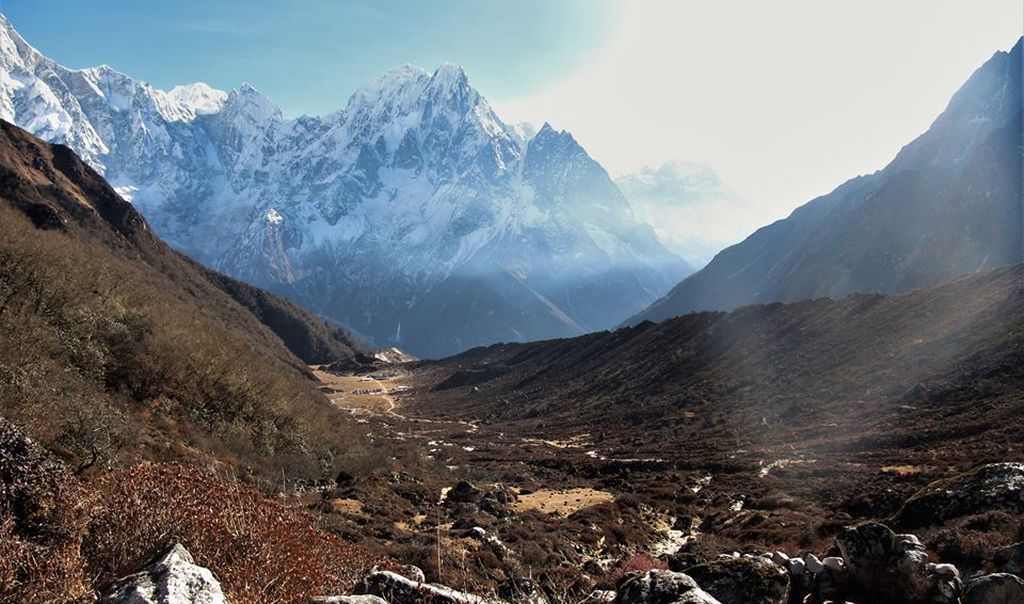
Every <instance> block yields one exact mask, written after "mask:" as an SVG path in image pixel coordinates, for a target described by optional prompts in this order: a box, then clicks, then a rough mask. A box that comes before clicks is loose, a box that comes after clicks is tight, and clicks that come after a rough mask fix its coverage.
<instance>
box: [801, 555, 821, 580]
mask: <svg viewBox="0 0 1024 604" xmlns="http://www.w3.org/2000/svg"><path fill="white" fill-rule="evenodd" d="M804 566H805V567H806V568H807V572H810V573H814V574H815V575H816V574H818V573H820V572H821V571H823V570H825V566H824V565H823V564H822V563H821V560H819V559H818V557H817V556H815V555H814V554H807V555H806V556H804Z"/></svg>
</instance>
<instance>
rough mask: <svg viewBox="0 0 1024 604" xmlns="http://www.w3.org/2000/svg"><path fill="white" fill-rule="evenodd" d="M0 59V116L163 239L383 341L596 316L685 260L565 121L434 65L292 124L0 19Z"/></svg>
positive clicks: (433, 341) (626, 305)
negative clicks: (146, 78) (57, 53)
mask: <svg viewBox="0 0 1024 604" xmlns="http://www.w3.org/2000/svg"><path fill="white" fill-rule="evenodd" d="M0 68H2V69H0V117H3V118H4V119H7V120H9V121H12V122H14V123H16V124H18V125H20V126H22V127H24V128H25V129H27V130H29V131H30V132H32V133H34V134H36V135H37V136H40V137H42V138H44V139H47V140H50V141H53V142H59V143H63V144H66V145H68V146H69V147H71V148H72V149H74V150H75V151H76V152H77V153H78V154H79V155H80V156H81V157H82V158H84V159H85V160H86V161H87V162H89V163H90V165H92V166H93V167H94V168H96V169H97V170H98V171H100V172H101V173H103V174H104V175H105V176H106V178H107V179H108V180H109V181H110V182H111V183H112V184H113V185H114V186H115V187H116V188H117V189H118V191H119V192H120V193H121V194H122V195H124V196H125V197H126V198H128V199H130V200H131V201H133V203H134V204H135V205H136V207H138V208H139V209H140V210H141V211H142V213H143V214H144V215H145V216H146V218H147V220H148V221H149V222H150V223H151V224H152V225H153V227H154V229H155V231H156V232H157V233H158V234H159V235H160V236H161V237H163V238H164V239H165V240H167V241H168V242H169V243H171V244H172V245H173V246H174V247H176V248H178V249H179V250H182V251H184V252H185V253H187V254H188V255H190V256H191V257H193V258H195V259H197V260H199V261H200V262H202V263H204V264H206V265H208V266H211V267H214V268H217V269H220V270H223V271H225V272H227V273H228V274H231V275H232V276H235V277H238V278H240V279H242V280H244V281H247V282H249V283H252V284H254V285H258V286H261V287H266V288H269V289H272V290H274V291H276V292H278V293H284V294H285V295H287V296H288V297H290V298H291V299H293V300H295V301H298V302H300V303H301V304H303V305H304V306H306V307H308V308H310V309H312V310H314V311H316V312H318V313H321V314H323V315H325V316H328V317H331V318H333V319H335V320H338V321H340V322H342V323H343V324H345V325H346V326H348V327H350V328H351V329H353V330H355V331H356V332H358V333H360V334H362V335H363V336H364V337H365V338H366V339H368V340H370V341H372V342H374V343H376V344H379V345H382V346H383V345H390V344H398V345H401V346H402V347H403V348H405V349H407V350H409V351H410V352H412V353H413V354H416V355H418V356H440V355H445V354H450V353H454V352H457V351H460V350H463V349H466V348H469V347H471V346H474V345H477V344H486V343H491V342H495V341H503V340H504V341H519V340H529V339H538V338H549V337H558V336H568V335H578V334H581V333H583V332H586V331H592V330H596V329H604V328H608V327H611V326H613V325H615V324H617V323H618V322H621V321H622V320H623V319H625V318H626V317H628V316H630V315H631V314H633V313H636V312H639V311H640V310H641V309H643V308H644V307H645V306H646V305H648V304H649V303H651V302H653V301H654V300H656V299H657V298H658V297H659V296H661V295H662V294H664V293H665V292H666V291H667V290H668V289H669V288H670V287H671V286H672V285H673V284H674V283H676V282H678V280H679V279H680V278H682V277H683V276H685V275H686V274H687V273H688V272H689V270H688V268H687V265H686V264H685V262H683V261H682V260H681V259H680V258H679V257H678V256H676V255H674V254H672V253H671V252H669V251H668V250H667V249H666V248H665V247H664V246H662V245H661V243H659V241H658V239H657V237H656V236H655V234H654V232H653V230H652V229H651V228H650V227H649V226H647V225H646V224H643V223H641V222H640V221H638V220H637V219H636V218H635V217H634V216H633V213H632V211H631V208H630V206H629V204H628V202H627V201H626V199H625V198H624V197H623V195H622V193H621V192H620V191H619V189H618V188H617V187H616V186H615V184H614V183H613V182H612V180H611V179H610V178H609V176H608V174H607V173H606V172H605V170H604V169H603V168H602V167H601V166H600V164H598V163H597V162H596V161H594V160H593V159H592V158H591V157H590V156H589V155H588V154H587V153H586V151H585V150H584V149H583V147H581V146H580V145H579V143H578V142H577V141H576V140H575V139H574V138H573V137H572V135H570V134H569V133H567V132H559V131H557V130H555V129H554V128H552V127H551V126H549V125H547V124H545V125H544V127H543V128H541V129H540V130H539V131H537V132H536V133H532V132H528V131H527V130H526V129H523V128H517V127H513V126H510V125H508V124H506V123H504V122H502V121H501V120H500V119H499V118H498V116H497V115H496V114H495V113H494V111H493V110H492V108H491V107H490V105H489V104H488V103H487V101H486V100H485V99H484V98H483V97H482V96H481V95H480V94H479V93H478V92H477V91H476V90H474V89H473V88H472V87H471V86H470V85H469V81H468V79H467V77H466V74H465V73H464V72H463V71H462V69H460V68H458V67H455V66H452V65H443V66H441V67H440V68H438V69H437V70H436V71H434V72H433V73H431V72H427V71H423V70H421V69H419V68H416V67H411V66H403V67H399V68H396V69H392V70H390V71H388V72H387V73H385V74H384V75H383V76H381V77H380V78H379V79H378V80H377V81H376V82H374V83H372V84H370V85H368V86H366V87H365V88H363V89H361V90H358V91H357V92H356V93H354V94H353V95H352V96H351V98H350V99H349V100H348V103H347V105H346V107H345V108H344V109H343V110H341V111H338V112H335V113H332V114H329V115H325V116H321V117H311V116H303V117H300V118H297V119H286V118H284V117H283V116H282V114H281V111H280V110H279V109H278V108H277V107H276V106H275V105H274V104H273V103H272V102H271V101H270V100H269V99H268V98H267V97H265V96H264V95H262V94H261V93H260V92H258V91H257V90H256V89H255V88H253V87H252V86H250V85H248V84H244V85H242V87H241V88H239V89H238V90H234V91H231V92H230V93H224V92H221V91H217V90H213V89H211V88H209V87H208V86H205V85H204V84H192V85H189V86H183V87H177V88H175V89H173V90H171V91H169V92H164V91H161V90H158V89H155V88H153V87H152V86H150V85H148V84H147V83H145V82H142V81H138V80H135V79H133V78H131V77H129V76H127V75H124V74H121V73H119V72H117V71H115V70H113V69H112V68H110V67H106V66H102V67H95V68H89V69H81V70H76V69H68V68H65V67H63V66H61V65H59V64H57V63H55V62H53V61H51V60H50V59H47V58H46V57H44V56H43V55H41V54H40V53H39V52H38V51H36V50H35V49H33V48H32V47H31V46H29V45H28V44H27V43H26V42H25V41H24V40H23V39H22V38H21V37H20V36H19V35H18V34H17V32H15V31H14V29H13V28H12V27H11V25H10V23H8V22H7V21H6V20H3V19H2V18H0Z"/></svg>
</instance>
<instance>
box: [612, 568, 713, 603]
mask: <svg viewBox="0 0 1024 604" xmlns="http://www.w3.org/2000/svg"><path fill="white" fill-rule="evenodd" d="M613 604H721V603H720V602H719V601H718V600H717V599H715V597H714V596H712V595H711V594H709V593H708V592H706V591H704V590H703V589H701V588H700V587H699V586H698V585H697V582H696V581H694V580H693V579H692V578H691V577H690V576H689V575H686V574H684V573H677V572H673V571H670V570H650V571H647V572H645V573H643V574H638V573H631V574H628V575H626V576H625V577H624V578H623V579H622V580H621V581H620V582H619V585H618V590H617V593H616V595H615V600H614V601H613Z"/></svg>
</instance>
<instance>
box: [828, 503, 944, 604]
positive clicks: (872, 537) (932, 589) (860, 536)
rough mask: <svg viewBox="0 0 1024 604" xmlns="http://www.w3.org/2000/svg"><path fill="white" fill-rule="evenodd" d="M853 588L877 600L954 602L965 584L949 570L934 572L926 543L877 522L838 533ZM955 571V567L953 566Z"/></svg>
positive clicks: (839, 544)
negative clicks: (898, 533) (925, 546)
mask: <svg viewBox="0 0 1024 604" xmlns="http://www.w3.org/2000/svg"><path fill="white" fill-rule="evenodd" d="M836 545H838V546H839V550H840V551H841V552H842V554H843V560H844V561H845V563H846V568H847V570H848V571H849V575H850V576H849V579H850V583H851V586H852V588H853V589H854V590H855V591H857V592H858V593H860V594H866V595H868V596H869V597H871V598H873V601H877V602H894V603H895V602H900V603H905V602H922V603H923V602H930V603H932V604H939V603H955V602H957V601H958V599H959V597H960V591H961V587H962V583H961V581H960V578H959V576H957V575H956V574H950V572H949V569H946V568H942V569H939V572H937V571H935V568H937V567H936V566H935V565H932V566H930V565H929V563H928V554H927V553H926V552H925V548H924V545H923V544H921V541H920V540H919V539H918V538H917V537H915V536H913V535H896V534H894V533H893V532H892V530H891V529H890V528H889V527H887V526H885V525H882V524H879V523H877V522H866V523H864V524H859V525H857V526H848V527H844V528H843V529H842V530H841V531H840V532H839V534H838V535H837V536H836ZM954 570H955V569H954Z"/></svg>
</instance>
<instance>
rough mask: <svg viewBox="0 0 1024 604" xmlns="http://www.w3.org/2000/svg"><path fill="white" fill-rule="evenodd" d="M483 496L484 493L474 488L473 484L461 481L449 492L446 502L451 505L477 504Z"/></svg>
mask: <svg viewBox="0 0 1024 604" xmlns="http://www.w3.org/2000/svg"><path fill="white" fill-rule="evenodd" d="M482 495H483V491H481V490H480V489H478V488H476V487H475V486H473V484H472V483H471V482H469V481H468V480H460V481H459V482H457V483H455V486H454V487H452V489H451V490H450V491H448V495H447V496H446V497H445V501H446V502H451V503H476V502H477V501H478V500H479V499H480V497H481V496H482Z"/></svg>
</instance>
